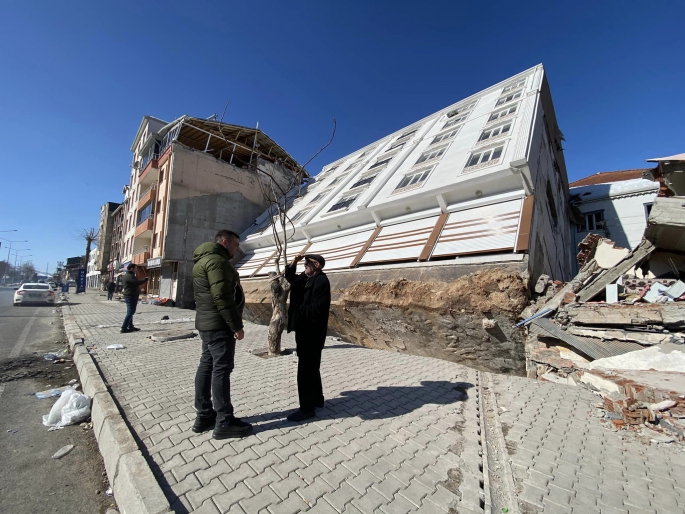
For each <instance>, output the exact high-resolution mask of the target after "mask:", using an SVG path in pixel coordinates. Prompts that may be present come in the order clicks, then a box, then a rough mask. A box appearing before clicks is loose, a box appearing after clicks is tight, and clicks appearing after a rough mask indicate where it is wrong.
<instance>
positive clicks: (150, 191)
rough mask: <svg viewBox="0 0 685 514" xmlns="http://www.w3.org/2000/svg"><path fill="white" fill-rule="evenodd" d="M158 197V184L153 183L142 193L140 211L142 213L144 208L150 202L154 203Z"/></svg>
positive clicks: (139, 203) (139, 201) (139, 202)
mask: <svg viewBox="0 0 685 514" xmlns="http://www.w3.org/2000/svg"><path fill="white" fill-rule="evenodd" d="M156 196H157V184H156V183H152V184H151V185H150V186H149V187H148V188H147V189H146V190H145V191H143V192H142V193H140V197H139V200H138V210H139V211H140V210H141V209H142V207H143V206H145V205H147V204H148V203H150V202H154V201H155V199H156Z"/></svg>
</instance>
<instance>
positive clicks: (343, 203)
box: [328, 193, 359, 212]
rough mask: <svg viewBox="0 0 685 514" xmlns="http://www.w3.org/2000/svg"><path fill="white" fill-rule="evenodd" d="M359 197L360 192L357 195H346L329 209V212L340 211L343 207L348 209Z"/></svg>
mask: <svg viewBox="0 0 685 514" xmlns="http://www.w3.org/2000/svg"><path fill="white" fill-rule="evenodd" d="M358 197H359V193H357V194H355V195H349V196H344V197H342V198H340V199H339V200H338V201H337V202H336V204H335V205H334V206H333V207H331V208H330V209H328V212H333V211H339V210H341V209H348V208H349V207H350V205H352V204H353V203H354V201H355V200H356V199H357V198H358Z"/></svg>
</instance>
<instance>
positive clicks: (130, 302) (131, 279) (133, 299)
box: [121, 264, 147, 334]
mask: <svg viewBox="0 0 685 514" xmlns="http://www.w3.org/2000/svg"><path fill="white" fill-rule="evenodd" d="M126 269H127V271H126V273H124V277H123V278H122V279H121V286H122V290H121V293H122V294H123V295H124V302H126V317H125V318H124V323H123V325H121V333H122V334H127V333H128V332H138V331H139V330H140V329H139V328H136V327H134V326H133V315H134V314H135V313H136V307H137V306H138V297H139V296H140V286H141V285H143V284H144V283H145V282H147V277H145V278H144V279H143V280H138V279H137V278H136V265H135V264H129V265H128V267H127V268H126Z"/></svg>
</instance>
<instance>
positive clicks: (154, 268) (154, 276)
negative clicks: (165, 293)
mask: <svg viewBox="0 0 685 514" xmlns="http://www.w3.org/2000/svg"><path fill="white" fill-rule="evenodd" d="M147 271H148V275H147V276H148V277H149V278H150V280H149V281H148V291H147V292H148V294H150V295H152V296H159V285H160V281H161V276H162V258H161V257H152V258H151V259H148V260H147Z"/></svg>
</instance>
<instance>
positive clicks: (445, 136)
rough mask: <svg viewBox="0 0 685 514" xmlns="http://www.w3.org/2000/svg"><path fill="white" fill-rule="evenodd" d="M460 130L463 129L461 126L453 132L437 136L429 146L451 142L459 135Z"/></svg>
mask: <svg viewBox="0 0 685 514" xmlns="http://www.w3.org/2000/svg"><path fill="white" fill-rule="evenodd" d="M459 129H461V126H459V127H457V128H455V129H453V130H450V131H448V132H443V133H442V134H438V135H437V136H435V138H434V139H433V141H431V144H430V145H429V146H432V145H436V144H438V143H439V142H441V141H449V140H450V139H452V138H453V137H454V136H456V135H457V133H458V132H459Z"/></svg>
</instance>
